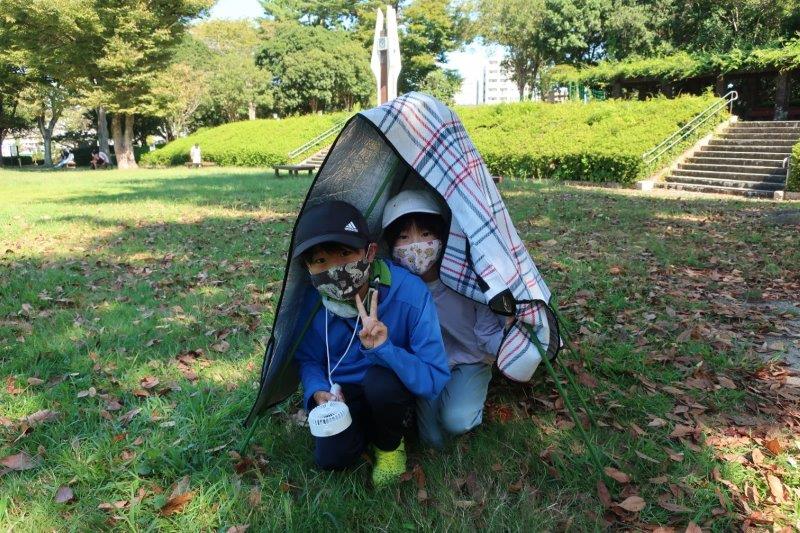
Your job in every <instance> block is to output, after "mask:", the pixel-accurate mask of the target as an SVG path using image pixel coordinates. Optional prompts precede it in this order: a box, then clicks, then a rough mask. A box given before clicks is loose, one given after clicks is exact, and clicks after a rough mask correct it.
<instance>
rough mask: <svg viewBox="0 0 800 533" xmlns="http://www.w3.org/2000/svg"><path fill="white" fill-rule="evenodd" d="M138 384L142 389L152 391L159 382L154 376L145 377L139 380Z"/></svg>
mask: <svg viewBox="0 0 800 533" xmlns="http://www.w3.org/2000/svg"><path fill="white" fill-rule="evenodd" d="M139 383H140V384H141V386H142V388H143V389H152V388H153V387H155V386H156V385H158V384H159V383H161V382H160V381H159V380H158V378H157V377H155V376H145V377H143V378H142V379H140V380H139Z"/></svg>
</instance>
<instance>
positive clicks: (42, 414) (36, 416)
mask: <svg viewBox="0 0 800 533" xmlns="http://www.w3.org/2000/svg"><path fill="white" fill-rule="evenodd" d="M57 417H58V411H52V410H50V409H42V410H41V411H36V412H35V413H33V414H32V415H30V416H26V417H25V418H23V419H22V420H21V422H25V423H26V424H28V425H29V426H31V427H35V426H37V425H38V424H44V423H45V422H49V421H50V420H53V419H54V418H57Z"/></svg>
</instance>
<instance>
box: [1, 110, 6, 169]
mask: <svg viewBox="0 0 800 533" xmlns="http://www.w3.org/2000/svg"><path fill="white" fill-rule="evenodd" d="M1 106H2V104H0V107H1ZM0 116H2V113H0ZM5 138H6V130H5V128H0V167H2V166H3V154H2V149H1V148H2V146H3V139H5Z"/></svg>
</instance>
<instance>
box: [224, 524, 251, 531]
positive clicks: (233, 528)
mask: <svg viewBox="0 0 800 533" xmlns="http://www.w3.org/2000/svg"><path fill="white" fill-rule="evenodd" d="M249 527H250V524H244V525H240V526H231V527H229V528H228V532H227V533H244V532H245V531H247V530H248V528H249Z"/></svg>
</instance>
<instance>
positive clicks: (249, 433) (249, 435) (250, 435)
mask: <svg viewBox="0 0 800 533" xmlns="http://www.w3.org/2000/svg"><path fill="white" fill-rule="evenodd" d="M259 420H261V415H257V416H256V419H255V420H253V423H252V424H250V428H249V429H248V430H247V433H246V434H245V436H244V441H243V442H242V445H241V446H239V455H242V456H243V455H244V453H245V451H247V445H248V444H250V439H252V438H253V433H254V432H255V430H256V425H258V421H259Z"/></svg>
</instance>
